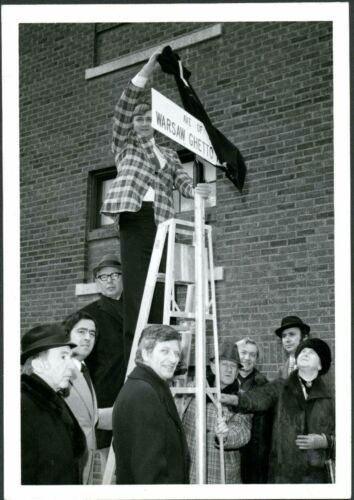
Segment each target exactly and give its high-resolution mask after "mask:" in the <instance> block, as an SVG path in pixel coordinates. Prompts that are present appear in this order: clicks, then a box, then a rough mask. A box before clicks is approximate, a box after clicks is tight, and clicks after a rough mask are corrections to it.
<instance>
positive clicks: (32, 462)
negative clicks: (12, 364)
mask: <svg viewBox="0 0 354 500" xmlns="http://www.w3.org/2000/svg"><path fill="white" fill-rule="evenodd" d="M85 448H86V440H85V435H84V433H83V432H82V430H81V428H80V426H79V424H78V422H77V420H76V419H75V417H74V415H73V414H72V412H71V410H70V408H69V407H68V406H67V405H66V403H65V401H64V400H63V398H62V397H61V396H59V395H58V394H57V393H56V392H55V391H54V390H53V389H52V388H51V387H50V386H49V385H48V384H46V382H44V380H42V379H41V378H40V377H38V376H37V375H35V374H32V375H22V377H21V465H22V468H21V472H22V484H36V485H40V484H47V485H49V484H81V473H80V467H79V463H80V459H81V457H82V455H83V454H84V452H85Z"/></svg>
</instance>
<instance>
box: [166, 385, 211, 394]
mask: <svg viewBox="0 0 354 500" xmlns="http://www.w3.org/2000/svg"><path fill="white" fill-rule="evenodd" d="M171 392H172V394H173V395H174V396H175V395H176V394H195V393H196V388H195V387H171ZM206 393H207V394H208V393H209V394H217V389H216V387H210V388H209V387H207V388H206Z"/></svg>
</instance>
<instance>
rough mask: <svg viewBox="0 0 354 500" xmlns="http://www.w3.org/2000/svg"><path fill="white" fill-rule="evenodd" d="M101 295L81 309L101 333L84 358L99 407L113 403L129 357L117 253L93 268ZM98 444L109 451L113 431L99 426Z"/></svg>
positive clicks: (97, 433) (105, 258)
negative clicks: (125, 339)
mask: <svg viewBox="0 0 354 500" xmlns="http://www.w3.org/2000/svg"><path fill="white" fill-rule="evenodd" d="M93 275H94V278H95V281H96V285H97V291H98V292H99V293H100V295H101V296H100V298H99V299H98V300H96V301H95V302H92V303H91V304H89V305H87V306H85V307H84V308H83V309H82V311H85V312H87V313H89V314H90V315H91V316H92V318H93V319H94V321H95V323H96V326H97V331H98V332H99V335H98V337H97V340H96V343H95V346H94V348H93V349H92V352H91V354H90V355H88V356H87V358H86V360H85V362H86V364H87V366H88V368H89V371H90V375H91V378H92V382H93V385H94V388H95V391H96V396H97V404H98V407H99V408H108V407H111V406H113V403H114V401H115V399H116V397H117V395H118V393H119V391H120V389H121V387H122V385H123V383H124V378H125V371H126V366H127V359H126V356H124V338H123V297H122V292H123V285H122V276H121V265H120V262H119V260H118V258H117V256H116V255H105V256H104V257H103V258H102V260H101V261H100V262H99V263H98V264H97V266H96V267H95V268H94V270H93ZM96 437H97V448H98V449H103V448H104V449H106V451H107V453H108V449H109V446H110V444H111V440H112V433H111V432H110V431H104V430H100V429H96Z"/></svg>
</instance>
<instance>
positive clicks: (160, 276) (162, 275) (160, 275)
mask: <svg viewBox="0 0 354 500" xmlns="http://www.w3.org/2000/svg"><path fill="white" fill-rule="evenodd" d="M165 278H166V275H165V273H158V274H157V281H158V282H159V283H164V282H165ZM174 283H175V284H176V285H191V284H192V283H195V281H194V280H192V279H190V280H175V281H174Z"/></svg>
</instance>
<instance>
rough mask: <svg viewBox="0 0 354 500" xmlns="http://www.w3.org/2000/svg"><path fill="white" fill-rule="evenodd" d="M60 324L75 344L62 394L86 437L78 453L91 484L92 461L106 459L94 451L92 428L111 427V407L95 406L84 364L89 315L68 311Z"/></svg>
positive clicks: (91, 338) (93, 334) (91, 340)
mask: <svg viewBox="0 0 354 500" xmlns="http://www.w3.org/2000/svg"><path fill="white" fill-rule="evenodd" d="M63 325H64V328H65V330H66V333H67V336H68V337H69V338H70V341H71V342H73V343H75V344H76V347H75V348H74V349H73V351H72V359H73V364H74V367H75V369H74V371H73V376H72V378H71V380H70V383H69V387H68V388H67V389H66V391H65V393H64V398H65V402H66V404H67V405H68V406H69V408H70V410H71V411H72V412H73V414H74V415H75V417H76V419H77V421H78V423H79V425H80V427H81V429H82V430H83V431H84V433H85V437H86V444H87V449H86V452H85V454H84V455H83V457H82V471H83V474H82V478H83V484H95V482H94V474H93V473H94V464H95V463H98V464H99V463H100V464H101V470H103V468H104V467H105V462H106V461H105V459H106V456H105V455H106V454H105V452H103V456H102V454H101V453H100V452H97V440H96V428H97V429H105V430H112V407H110V408H98V406H97V398H96V392H95V390H94V387H93V385H92V381H91V377H90V374H89V370H88V368H87V366H86V364H85V359H86V358H87V356H89V355H90V353H91V351H92V349H93V347H94V345H95V342H96V338H97V336H98V330H97V328H96V324H95V321H94V319H93V317H92V316H91V315H90V314H89V313H87V312H85V311H78V312H75V313H73V314H70V315H69V316H68V317H67V318H66V319H65V321H64V323H63ZM95 457H97V460H95Z"/></svg>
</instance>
